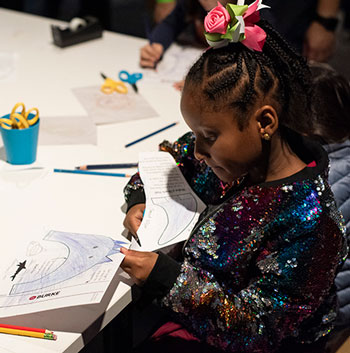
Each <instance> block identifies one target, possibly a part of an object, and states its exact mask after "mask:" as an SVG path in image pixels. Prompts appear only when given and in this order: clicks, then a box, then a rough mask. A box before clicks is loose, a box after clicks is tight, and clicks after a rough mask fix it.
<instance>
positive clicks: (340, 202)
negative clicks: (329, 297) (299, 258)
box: [310, 62, 350, 326]
mask: <svg viewBox="0 0 350 353" xmlns="http://www.w3.org/2000/svg"><path fill="white" fill-rule="evenodd" d="M310 70H311V75H312V88H313V91H314V93H315V98H314V99H315V103H314V110H315V114H314V119H315V121H314V128H313V131H312V132H311V135H313V136H314V137H316V138H317V139H318V140H319V141H320V142H321V143H322V144H323V147H324V148H325V149H326V151H327V152H328V157H329V160H330V170H329V183H330V184H331V188H332V191H333V193H334V197H335V201H336V203H337V206H338V208H339V209H340V211H341V212H342V214H343V216H344V219H345V225H346V234H347V237H348V239H349V236H350V140H349V138H350V85H349V81H348V80H347V79H346V78H345V77H343V76H342V75H340V74H339V73H338V72H336V71H335V70H334V69H333V68H332V67H331V66H329V65H327V64H321V63H316V62H313V63H310ZM335 283H336V286H337V289H338V293H337V294H338V302H339V309H338V318H337V322H336V323H337V325H338V326H348V325H350V291H349V289H350V259H347V260H346V261H345V264H344V266H343V268H342V270H341V271H340V272H339V274H338V275H337V277H336V280H335Z"/></svg>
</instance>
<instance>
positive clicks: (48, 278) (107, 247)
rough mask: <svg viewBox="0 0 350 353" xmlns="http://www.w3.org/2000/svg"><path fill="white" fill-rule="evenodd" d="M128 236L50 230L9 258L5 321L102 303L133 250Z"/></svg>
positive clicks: (1, 286) (0, 288) (1, 308)
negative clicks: (126, 252)
mask: <svg viewBox="0 0 350 353" xmlns="http://www.w3.org/2000/svg"><path fill="white" fill-rule="evenodd" d="M129 245H130V243H129V242H128V240H126V239H125V238H124V237H122V236H120V239H117V240H116V239H113V238H111V237H107V236H103V235H94V234H78V233H68V232H61V231H53V230H52V231H50V232H48V234H46V235H45V236H44V237H43V239H42V241H36V240H32V241H29V242H28V243H27V245H26V246H25V247H24V248H23V247H20V249H16V252H14V253H13V254H12V255H10V254H7V257H6V258H7V261H6V262H7V263H6V265H5V264H4V261H2V266H1V272H0V276H1V277H0V317H5V316H12V315H19V314H25V313H30V312H35V311H41V310H48V309H56V308H60V307H66V306H72V305H82V304H91V303H98V302H100V301H101V299H102V296H103V294H104V293H105V291H106V290H107V287H108V285H109V283H110V282H111V280H112V279H113V276H114V275H115V273H116V271H117V269H118V267H119V265H120V263H121V261H122V260H123V258H124V255H123V254H121V253H120V247H121V246H124V247H129Z"/></svg>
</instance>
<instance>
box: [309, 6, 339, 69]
mask: <svg viewBox="0 0 350 353" xmlns="http://www.w3.org/2000/svg"><path fill="white" fill-rule="evenodd" d="M339 6H340V0H318V3H317V8H316V17H315V19H314V20H313V21H312V22H311V24H310V26H309V28H308V29H307V31H306V33H305V38H304V46H303V55H304V56H305V57H306V58H307V59H308V60H315V61H318V62H326V61H327V60H328V59H329V58H330V57H331V56H332V54H333V52H334V50H335V39H336V37H335V28H334V29H333V28H332V27H334V24H335V25H336V23H337V15H338V11H339Z"/></svg>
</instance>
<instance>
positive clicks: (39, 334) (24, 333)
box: [0, 327, 57, 341]
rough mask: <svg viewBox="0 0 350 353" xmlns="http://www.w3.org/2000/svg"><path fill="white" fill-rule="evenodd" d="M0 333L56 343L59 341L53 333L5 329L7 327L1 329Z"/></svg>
mask: <svg viewBox="0 0 350 353" xmlns="http://www.w3.org/2000/svg"><path fill="white" fill-rule="evenodd" d="M0 333H7V334H9V335H17V336H27V337H35V338H44V339H47V340H54V341H55V340H56V339H57V336H56V335H55V334H53V333H44V332H34V331H27V330H16V329H12V328H5V327H0Z"/></svg>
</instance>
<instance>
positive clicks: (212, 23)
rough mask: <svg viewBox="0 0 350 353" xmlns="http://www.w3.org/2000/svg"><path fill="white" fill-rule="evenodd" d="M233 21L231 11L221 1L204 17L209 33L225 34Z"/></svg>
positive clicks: (205, 26)
mask: <svg viewBox="0 0 350 353" xmlns="http://www.w3.org/2000/svg"><path fill="white" fill-rule="evenodd" d="M230 21H231V17H230V14H229V12H228V11H227V10H226V9H225V7H223V6H222V5H221V4H220V3H219V2H218V6H216V7H214V8H213V9H212V10H211V11H210V12H209V13H208V15H207V16H205V19H204V28H205V30H206V32H208V33H220V34H225V33H226V31H227V26H228V24H229V23H230Z"/></svg>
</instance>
